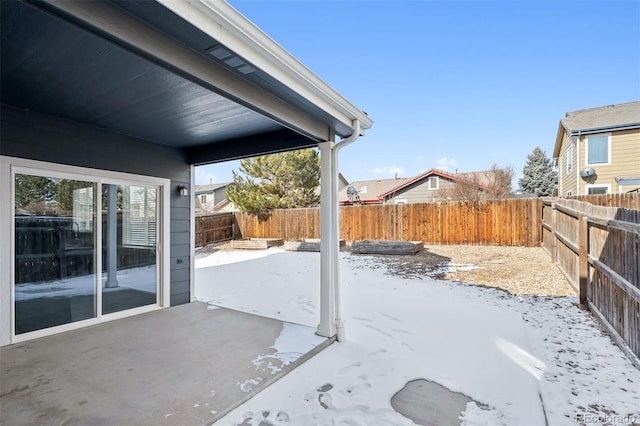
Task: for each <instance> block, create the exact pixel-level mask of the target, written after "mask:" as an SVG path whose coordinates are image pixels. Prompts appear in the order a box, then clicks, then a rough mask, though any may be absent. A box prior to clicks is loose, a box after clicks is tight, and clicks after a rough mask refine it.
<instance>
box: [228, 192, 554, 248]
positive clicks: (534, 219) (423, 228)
mask: <svg viewBox="0 0 640 426" xmlns="http://www.w3.org/2000/svg"><path fill="white" fill-rule="evenodd" d="M541 209H542V201H541V200H539V199H511V200H501V201H485V202H482V203H479V204H470V203H464V202H440V203H425V204H385V205H365V206H344V207H341V208H340V237H341V238H343V239H345V240H347V241H358V240H392V241H424V242H425V243H428V244H485V245H512V246H529V247H531V246H539V245H540V241H541V239H542V230H541V221H542V218H541V215H540V210H541ZM236 221H237V224H238V228H239V229H238V231H237V233H238V236H240V237H241V238H283V239H285V240H300V239H303V238H319V237H320V210H319V208H306V209H289V210H273V211H272V212H271V213H270V214H269V215H267V216H266V217H261V218H259V217H257V216H255V215H249V214H245V213H236Z"/></svg>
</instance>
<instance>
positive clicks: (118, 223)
mask: <svg viewBox="0 0 640 426" xmlns="http://www.w3.org/2000/svg"><path fill="white" fill-rule="evenodd" d="M102 197H103V198H102V199H103V203H102V206H103V211H102V235H103V237H102V245H103V261H102V265H103V273H102V313H103V314H110V313H113V312H119V311H123V310H127V309H132V308H137V307H141V306H146V305H153V304H156V303H157V294H158V291H157V276H158V274H157V268H156V266H157V260H156V226H157V223H156V222H157V221H156V217H157V198H158V197H157V189H156V188H155V187H151V188H148V187H143V186H127V185H108V184H105V185H103V186H102Z"/></svg>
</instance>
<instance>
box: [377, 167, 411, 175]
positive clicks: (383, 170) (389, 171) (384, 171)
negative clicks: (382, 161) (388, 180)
mask: <svg viewBox="0 0 640 426" xmlns="http://www.w3.org/2000/svg"><path fill="white" fill-rule="evenodd" d="M371 173H373V174H376V175H392V176H394V175H396V174H398V175H401V174H404V168H403V167H399V166H391V167H376V168H375V169H373V170H371Z"/></svg>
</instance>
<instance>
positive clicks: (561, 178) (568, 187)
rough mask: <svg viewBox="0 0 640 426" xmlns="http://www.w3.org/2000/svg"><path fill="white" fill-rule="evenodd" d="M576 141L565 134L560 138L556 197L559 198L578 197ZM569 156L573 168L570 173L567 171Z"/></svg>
mask: <svg viewBox="0 0 640 426" xmlns="http://www.w3.org/2000/svg"><path fill="white" fill-rule="evenodd" d="M577 140H578V139H577V138H576V137H573V138H572V137H570V136H568V135H567V134H566V133H565V134H564V137H563V138H562V146H561V147H560V156H559V157H558V195H559V196H560V197H567V196H568V195H569V193H570V194H571V195H578V191H577V177H578V173H579V171H580V170H581V169H580V164H579V162H578V150H577ZM569 147H572V148H569ZM570 151H572V152H570ZM571 154H573V155H571ZM570 156H571V160H572V161H573V168H572V169H571V171H567V163H568V162H569V157H570Z"/></svg>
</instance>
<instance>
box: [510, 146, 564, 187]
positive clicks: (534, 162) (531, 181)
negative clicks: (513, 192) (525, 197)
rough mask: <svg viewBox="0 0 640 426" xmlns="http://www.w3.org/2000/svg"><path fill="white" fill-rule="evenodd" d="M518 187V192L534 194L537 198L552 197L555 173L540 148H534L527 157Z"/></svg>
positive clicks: (551, 164)
mask: <svg viewBox="0 0 640 426" xmlns="http://www.w3.org/2000/svg"><path fill="white" fill-rule="evenodd" d="M518 185H519V186H520V191H522V192H525V193H529V194H536V195H537V196H538V197H544V196H549V195H553V190H554V188H555V185H556V173H555V171H554V170H553V162H552V161H551V159H550V158H549V157H547V153H546V152H544V151H543V150H542V149H540V147H536V148H535V149H534V150H533V152H531V154H529V155H528V156H527V163H526V164H525V165H524V168H523V169H522V178H520V180H519V181H518Z"/></svg>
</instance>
